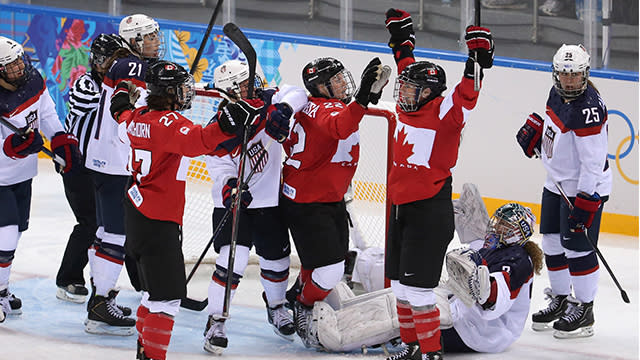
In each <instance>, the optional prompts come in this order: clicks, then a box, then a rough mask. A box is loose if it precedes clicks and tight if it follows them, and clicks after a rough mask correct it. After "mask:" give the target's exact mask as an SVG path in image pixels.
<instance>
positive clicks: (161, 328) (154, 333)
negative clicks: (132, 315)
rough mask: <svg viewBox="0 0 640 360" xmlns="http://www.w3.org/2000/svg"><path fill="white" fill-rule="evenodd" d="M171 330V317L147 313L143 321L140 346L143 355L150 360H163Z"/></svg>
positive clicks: (165, 355) (163, 314)
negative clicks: (142, 348) (142, 347)
mask: <svg viewBox="0 0 640 360" xmlns="http://www.w3.org/2000/svg"><path fill="white" fill-rule="evenodd" d="M171 330H173V316H170V315H167V314H165V313H149V314H148V315H147V316H146V318H145V319H144V328H143V330H142V344H143V346H144V354H145V355H146V356H147V357H148V358H151V359H155V360H165V359H166V357H167V349H168V348H169V341H170V340H171Z"/></svg>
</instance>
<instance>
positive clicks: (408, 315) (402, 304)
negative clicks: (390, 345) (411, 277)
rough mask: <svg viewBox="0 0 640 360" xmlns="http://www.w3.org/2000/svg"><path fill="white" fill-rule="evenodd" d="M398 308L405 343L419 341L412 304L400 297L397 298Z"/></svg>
mask: <svg viewBox="0 0 640 360" xmlns="http://www.w3.org/2000/svg"><path fill="white" fill-rule="evenodd" d="M396 310H397V311H398V322H399V323H400V338H401V339H402V342H403V343H405V344H409V343H413V342H416V341H418V335H417V334H416V326H415V324H414V323H413V312H412V311H411V305H410V304H409V303H408V302H406V301H402V300H400V299H396Z"/></svg>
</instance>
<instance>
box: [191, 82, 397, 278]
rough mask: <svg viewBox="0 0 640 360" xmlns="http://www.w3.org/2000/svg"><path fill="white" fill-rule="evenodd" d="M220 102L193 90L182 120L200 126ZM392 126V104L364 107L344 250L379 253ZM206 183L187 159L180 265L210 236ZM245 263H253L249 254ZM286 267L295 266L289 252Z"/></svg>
mask: <svg viewBox="0 0 640 360" xmlns="http://www.w3.org/2000/svg"><path fill="white" fill-rule="evenodd" d="M221 101H222V98H221V97H220V94H219V93H218V92H216V91H213V90H198V91H197V92H196V98H195V99H194V101H193V102H192V107H191V109H189V110H186V111H184V112H183V115H185V116H186V117H187V118H188V119H190V120H191V121H193V122H194V123H196V124H201V125H206V124H207V123H208V122H209V120H211V118H212V117H213V115H214V114H215V113H216V111H217V108H218V105H219V103H220V102H221ZM394 123H395V113H394V111H393V104H390V103H386V104H383V103H380V104H379V105H378V106H376V107H373V106H370V108H369V110H368V111H367V114H366V116H365V117H364V118H363V120H362V121H361V123H360V161H359V163H358V168H357V170H356V173H355V176H354V178H353V181H352V187H351V190H352V191H350V193H349V194H347V196H346V198H347V200H348V204H347V208H348V210H349V213H350V215H351V219H352V221H353V223H354V228H353V229H352V232H351V241H350V242H351V243H350V244H349V246H350V248H359V249H361V250H364V249H366V248H368V247H380V248H384V244H385V234H386V228H387V226H386V214H387V204H386V199H387V196H386V189H387V187H386V179H387V171H388V168H389V166H388V164H389V160H388V159H389V156H388V151H387V149H389V148H390V146H388V144H389V139H390V138H392V135H393V134H392V131H391V129H392V126H393V124H394ZM283 156H284V155H283ZM212 184H213V183H212V180H211V177H210V176H209V173H208V171H207V168H206V164H205V160H204V156H201V157H197V158H192V159H190V164H189V167H188V171H187V184H186V193H185V200H186V202H185V210H184V218H183V243H182V251H183V253H184V258H185V263H186V264H193V263H195V262H196V261H197V260H198V258H199V257H200V255H201V253H202V252H203V250H204V248H205V247H206V245H207V243H208V242H209V240H210V239H211V236H212V234H213V226H212V220H211V214H212V212H213V200H212V194H211V185H212ZM292 244H293V242H292ZM215 257H216V254H215V252H214V251H213V249H210V250H209V251H208V253H207V255H206V257H205V258H204V260H203V262H205V263H212V262H213V261H214V259H215ZM250 261H251V262H254V261H255V262H257V257H256V256H255V254H254V253H253V250H252V256H251V259H250ZM291 264H292V265H293V266H296V265H297V266H299V264H300V260H299V258H298V257H297V254H296V253H295V247H294V249H293V252H292V261H291Z"/></svg>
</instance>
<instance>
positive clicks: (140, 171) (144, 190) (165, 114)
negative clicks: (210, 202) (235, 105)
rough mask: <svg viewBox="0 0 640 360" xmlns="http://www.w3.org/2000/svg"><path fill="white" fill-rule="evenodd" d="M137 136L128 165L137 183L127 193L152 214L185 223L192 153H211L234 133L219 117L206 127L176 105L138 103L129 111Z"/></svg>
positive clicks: (127, 118)
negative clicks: (154, 108)
mask: <svg viewBox="0 0 640 360" xmlns="http://www.w3.org/2000/svg"><path fill="white" fill-rule="evenodd" d="M121 119H124V120H125V121H126V124H127V136H128V137H129V140H130V141H131V148H130V153H129V164H128V168H129V170H130V171H131V174H132V175H133V179H134V181H133V184H132V186H131V187H130V188H129V189H127V196H128V197H129V200H131V203H133V204H134V205H135V206H136V207H137V208H138V210H139V211H140V212H141V213H142V214H144V215H145V216H146V217H148V218H150V219H155V220H165V221H172V222H175V223H178V224H182V215H183V212H184V190H185V179H186V172H187V167H188V165H189V159H187V158H183V156H188V157H194V156H198V155H202V154H208V153H211V152H213V150H214V149H215V148H216V147H217V146H218V144H219V143H221V142H223V141H225V140H229V139H230V138H232V137H233V136H229V135H226V134H225V133H223V132H222V130H220V127H219V126H218V123H214V124H211V125H209V126H207V127H205V128H203V127H201V126H200V125H195V124H193V123H192V122H191V121H190V120H189V119H187V118H186V117H184V116H182V115H180V114H179V113H177V112H174V111H168V110H167V111H149V110H148V108H147V107H146V106H145V107H142V108H138V109H136V110H135V111H133V112H129V113H128V114H123V116H121Z"/></svg>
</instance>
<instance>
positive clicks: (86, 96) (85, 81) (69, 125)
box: [64, 73, 100, 156]
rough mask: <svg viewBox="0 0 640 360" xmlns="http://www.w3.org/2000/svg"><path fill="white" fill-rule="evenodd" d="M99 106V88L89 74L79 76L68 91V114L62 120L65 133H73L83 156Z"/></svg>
mask: <svg viewBox="0 0 640 360" xmlns="http://www.w3.org/2000/svg"><path fill="white" fill-rule="evenodd" d="M99 105H100V86H99V85H98V84H97V83H96V82H95V81H94V80H93V79H92V78H91V75H89V73H86V74H84V75H82V76H80V77H79V78H78V79H77V80H76V82H75V83H73V86H72V87H71V89H70V90H69V113H68V114H67V117H66V119H65V120H64V127H65V130H66V131H67V132H71V133H73V134H74V135H75V136H76V137H77V138H78V142H79V148H80V152H81V153H82V155H83V156H84V154H85V151H86V150H87V145H88V144H89V138H90V137H91V129H92V128H93V122H94V121H95V119H96V114H97V112H98V108H99Z"/></svg>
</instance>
